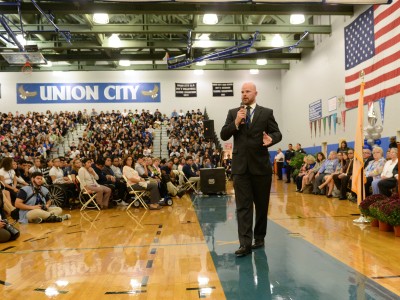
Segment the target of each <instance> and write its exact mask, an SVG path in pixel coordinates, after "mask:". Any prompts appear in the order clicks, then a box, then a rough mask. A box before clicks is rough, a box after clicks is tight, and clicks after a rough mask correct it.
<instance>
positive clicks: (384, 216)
mask: <svg viewBox="0 0 400 300" xmlns="http://www.w3.org/2000/svg"><path fill="white" fill-rule="evenodd" d="M378 216H379V217H380V218H381V219H379V220H381V221H383V222H385V223H388V224H390V225H392V226H399V225H400V199H398V198H397V199H393V200H389V201H387V202H386V203H384V204H383V205H381V206H380V207H379V208H378Z"/></svg>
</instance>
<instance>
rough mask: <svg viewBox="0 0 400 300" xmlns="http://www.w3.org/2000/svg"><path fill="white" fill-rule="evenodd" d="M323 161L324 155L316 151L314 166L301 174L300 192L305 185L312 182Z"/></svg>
mask: <svg viewBox="0 0 400 300" xmlns="http://www.w3.org/2000/svg"><path fill="white" fill-rule="evenodd" d="M324 162H325V155H324V154H323V153H322V152H318V153H317V159H316V161H315V165H314V167H313V168H312V169H310V170H309V172H308V173H307V174H306V175H304V176H303V181H302V184H301V189H300V193H302V192H303V191H304V188H305V187H306V186H307V185H312V184H313V181H314V177H315V174H317V173H318V170H319V169H320V168H321V166H322V164H323V163H324Z"/></svg>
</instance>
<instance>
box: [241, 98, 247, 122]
mask: <svg viewBox="0 0 400 300" xmlns="http://www.w3.org/2000/svg"><path fill="white" fill-rule="evenodd" d="M242 108H246V106H245V105H244V104H243V102H240V109H242ZM245 123H246V119H245V118H243V119H242V120H241V121H240V124H245Z"/></svg>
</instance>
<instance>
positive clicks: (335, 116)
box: [332, 114, 337, 134]
mask: <svg viewBox="0 0 400 300" xmlns="http://www.w3.org/2000/svg"><path fill="white" fill-rule="evenodd" d="M332 119H333V133H334V134H336V123H337V114H333V115H332Z"/></svg>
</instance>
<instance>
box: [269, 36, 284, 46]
mask: <svg viewBox="0 0 400 300" xmlns="http://www.w3.org/2000/svg"><path fill="white" fill-rule="evenodd" d="M282 46H283V39H282V37H281V35H280V34H275V35H274V37H273V38H272V47H282Z"/></svg>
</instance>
